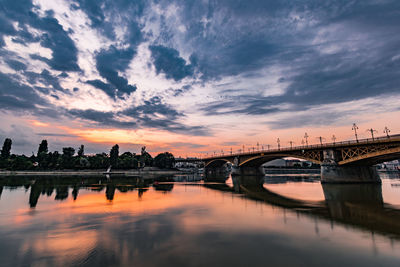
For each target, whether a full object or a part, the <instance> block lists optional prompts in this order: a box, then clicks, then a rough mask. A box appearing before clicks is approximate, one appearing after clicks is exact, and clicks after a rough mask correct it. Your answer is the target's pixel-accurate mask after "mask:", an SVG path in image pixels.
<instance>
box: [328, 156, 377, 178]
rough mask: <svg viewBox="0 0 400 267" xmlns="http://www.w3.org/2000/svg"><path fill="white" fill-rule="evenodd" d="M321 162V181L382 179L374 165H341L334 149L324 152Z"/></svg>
mask: <svg viewBox="0 0 400 267" xmlns="http://www.w3.org/2000/svg"><path fill="white" fill-rule="evenodd" d="M323 155H324V160H323V162H322V164H321V183H381V179H380V177H379V175H378V173H377V171H376V169H375V168H374V167H372V166H366V165H346V166H339V165H338V164H337V161H336V157H335V152H334V151H333V150H325V151H324V152H323Z"/></svg>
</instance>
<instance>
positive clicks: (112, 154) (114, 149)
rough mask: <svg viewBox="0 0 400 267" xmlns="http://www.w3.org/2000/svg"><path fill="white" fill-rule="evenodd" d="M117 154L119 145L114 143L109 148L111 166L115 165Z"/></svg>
mask: <svg viewBox="0 0 400 267" xmlns="http://www.w3.org/2000/svg"><path fill="white" fill-rule="evenodd" d="M118 155H119V146H118V144H116V145H114V146H113V147H112V148H111V150H110V164H111V166H113V167H117V164H118Z"/></svg>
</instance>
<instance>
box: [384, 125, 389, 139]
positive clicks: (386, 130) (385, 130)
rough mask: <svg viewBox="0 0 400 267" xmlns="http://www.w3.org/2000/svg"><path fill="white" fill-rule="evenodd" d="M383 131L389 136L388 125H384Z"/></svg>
mask: <svg viewBox="0 0 400 267" xmlns="http://www.w3.org/2000/svg"><path fill="white" fill-rule="evenodd" d="M383 133H385V134H386V136H387V138H390V136H389V133H390V130H389V128H388V127H386V126H385V129H384V130H383Z"/></svg>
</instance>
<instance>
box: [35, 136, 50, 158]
mask: <svg viewBox="0 0 400 267" xmlns="http://www.w3.org/2000/svg"><path fill="white" fill-rule="evenodd" d="M48 151H49V148H48V144H47V140H42V142H41V143H40V145H39V149H38V153H37V154H38V156H39V154H40V153H46V154H47V152H48Z"/></svg>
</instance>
